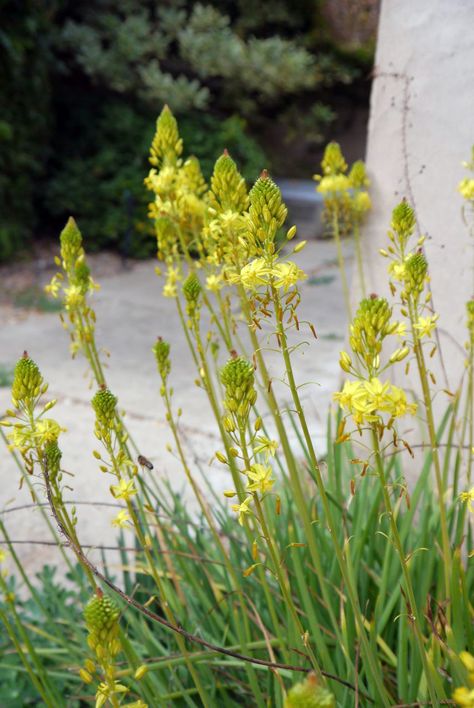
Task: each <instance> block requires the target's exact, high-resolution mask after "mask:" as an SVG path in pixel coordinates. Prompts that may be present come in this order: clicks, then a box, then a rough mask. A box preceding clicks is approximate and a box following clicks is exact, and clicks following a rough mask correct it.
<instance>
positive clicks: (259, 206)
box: [247, 170, 288, 255]
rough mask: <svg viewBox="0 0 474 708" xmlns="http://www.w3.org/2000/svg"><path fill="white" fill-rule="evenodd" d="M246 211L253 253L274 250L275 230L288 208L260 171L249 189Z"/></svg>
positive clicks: (268, 179)
mask: <svg viewBox="0 0 474 708" xmlns="http://www.w3.org/2000/svg"><path fill="white" fill-rule="evenodd" d="M249 198H250V208H249V211H248V219H247V228H248V235H249V237H250V239H251V240H252V241H253V247H254V251H255V254H257V255H262V254H263V253H265V252H267V253H270V255H273V253H274V252H275V244H274V239H275V235H276V232H277V230H278V229H279V228H280V227H281V226H283V224H284V223H285V219H286V215H287V213H288V210H287V208H286V206H285V205H284V203H283V201H282V198H281V192H280V190H279V188H278V187H277V185H276V184H275V182H274V181H273V180H272V179H271V178H270V177H269V176H268V173H267V172H266V170H264V171H263V172H262V174H261V175H260V177H259V178H258V180H257V181H256V182H255V184H254V186H253V187H252V189H251V190H250V194H249Z"/></svg>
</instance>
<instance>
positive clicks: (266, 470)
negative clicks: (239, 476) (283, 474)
mask: <svg viewBox="0 0 474 708" xmlns="http://www.w3.org/2000/svg"><path fill="white" fill-rule="evenodd" d="M246 475H247V477H248V478H249V479H250V480H252V481H251V482H249V483H248V484H247V489H248V490H249V492H260V493H261V494H265V492H269V491H270V489H271V488H272V487H273V485H274V484H275V480H274V479H272V478H271V477H272V468H271V467H269V466H268V465H261V464H259V463H256V464H254V465H251V467H250V469H249V470H247V471H246Z"/></svg>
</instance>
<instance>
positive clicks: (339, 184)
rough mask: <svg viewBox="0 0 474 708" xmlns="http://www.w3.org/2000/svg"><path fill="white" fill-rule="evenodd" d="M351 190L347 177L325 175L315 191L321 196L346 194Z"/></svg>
mask: <svg viewBox="0 0 474 708" xmlns="http://www.w3.org/2000/svg"><path fill="white" fill-rule="evenodd" d="M350 188H351V183H350V181H349V177H347V176H346V175H326V176H325V177H322V178H321V181H320V182H319V184H318V186H317V187H316V191H317V192H320V193H321V194H325V195H327V194H330V195H331V194H334V193H337V192H346V191H348V190H349V189H350Z"/></svg>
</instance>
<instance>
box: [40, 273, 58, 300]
mask: <svg viewBox="0 0 474 708" xmlns="http://www.w3.org/2000/svg"><path fill="white" fill-rule="evenodd" d="M61 281H62V275H61V274H60V273H56V275H53V277H52V278H51V282H50V283H49V284H48V285H45V287H44V291H45V293H48V295H51V296H52V297H57V296H58V294H59V291H60V289H61V285H62V283H61Z"/></svg>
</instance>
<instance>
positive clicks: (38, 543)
mask: <svg viewBox="0 0 474 708" xmlns="http://www.w3.org/2000/svg"><path fill="white" fill-rule="evenodd" d="M10 543H11V544H12V545H17V546H19V545H20V546H21V545H25V546H26V545H32V546H58V544H57V543H56V541H33V540H31V539H15V540H12V539H9V540H8V541H0V546H3V545H8V544H10ZM60 545H61V546H62V547H64V548H67V547H68V546H69V542H67V541H66V542H65V543H62V544H60ZM81 548H87V549H88V550H94V551H127V552H130V553H139V552H140V551H141V548H136V547H135V546H94V544H92V543H81ZM156 553H157V554H158V555H161V556H167V555H168V556H171V555H175V556H181V557H184V558H189V559H190V560H195V561H199V563H208V564H209V565H225V563H223V562H222V561H218V560H213V559H212V558H205V557H204V556H197V555H194V554H193V553H186V551H169V550H166V551H163V550H161V549H160V550H156Z"/></svg>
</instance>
